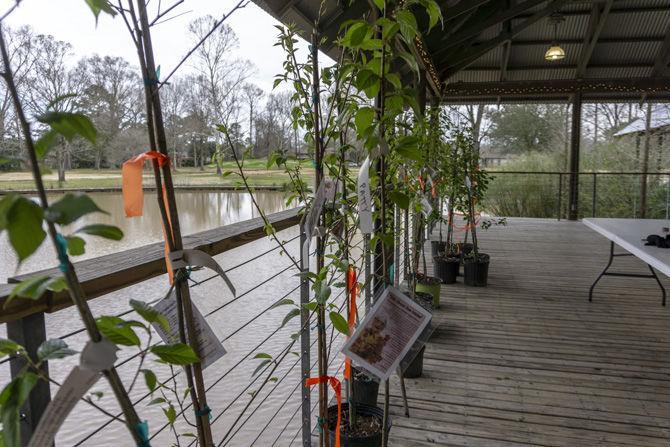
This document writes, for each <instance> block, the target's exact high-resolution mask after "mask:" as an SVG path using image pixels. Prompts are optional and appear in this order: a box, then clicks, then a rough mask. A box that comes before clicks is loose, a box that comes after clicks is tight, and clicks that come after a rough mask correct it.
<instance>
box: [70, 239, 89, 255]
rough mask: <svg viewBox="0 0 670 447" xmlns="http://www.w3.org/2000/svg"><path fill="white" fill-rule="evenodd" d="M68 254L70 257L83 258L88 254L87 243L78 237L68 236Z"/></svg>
mask: <svg viewBox="0 0 670 447" xmlns="http://www.w3.org/2000/svg"><path fill="white" fill-rule="evenodd" d="M65 240H66V241H67V252H68V253H69V254H70V256H81V255H83V254H84V253H86V248H85V247H86V241H85V240H83V239H82V238H80V237H77V236H66V237H65Z"/></svg>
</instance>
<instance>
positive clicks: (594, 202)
mask: <svg viewBox="0 0 670 447" xmlns="http://www.w3.org/2000/svg"><path fill="white" fill-rule="evenodd" d="M597 182H598V174H596V173H595V172H594V173H593V194H592V195H593V197H592V198H591V200H592V203H591V212H592V215H593V217H596V197H597Z"/></svg>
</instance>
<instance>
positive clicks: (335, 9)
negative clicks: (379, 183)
mask: <svg viewBox="0 0 670 447" xmlns="http://www.w3.org/2000/svg"><path fill="white" fill-rule="evenodd" d="M254 1H255V2H256V3H258V4H260V5H261V6H262V7H263V8H264V9H266V10H267V11H269V12H270V13H271V14H273V15H274V16H275V17H277V18H278V19H279V20H281V21H283V22H285V23H287V22H295V23H296V24H297V25H298V26H299V27H302V28H303V29H304V30H310V29H311V24H312V23H313V21H314V19H315V17H316V15H317V14H318V10H319V5H320V2H316V1H311V0H254ZM525 1H527V0H517V1H516V2H512V3H511V8H518V7H519V5H523V2H525ZM441 3H442V4H443V5H446V4H449V5H450V6H451V7H461V10H467V9H468V7H469V5H473V6H471V8H473V9H474V10H475V11H476V12H481V11H484V8H488V11H486V14H485V16H482V15H481V14H478V13H474V14H468V13H467V12H466V13H463V14H462V15H459V16H458V17H455V18H453V21H451V22H449V21H447V22H446V23H445V27H444V28H443V29H434V30H433V31H432V32H431V33H430V34H428V35H426V36H423V37H424V41H425V47H426V49H427V50H428V53H429V54H430V55H431V56H432V59H433V63H434V64H435V66H436V69H437V71H438V72H439V73H440V76H442V77H443V79H441V81H442V82H443V83H444V84H445V85H446V84H451V83H453V82H456V81H463V82H464V83H497V82H498V81H500V80H501V67H502V66H503V65H504V62H505V61H504V57H505V54H506V52H505V51H504V50H503V44H504V43H505V42H506V40H505V37H506V36H505V35H504V33H505V32H506V30H507V29H509V27H510V26H511V28H512V30H514V31H515V34H514V35H513V37H512V46H511V51H510V55H509V59H508V60H507V64H506V65H507V76H506V80H509V81H535V82H537V83H539V85H542V84H541V83H542V82H543V81H552V80H574V81H578V80H579V79H578V78H577V76H578V73H577V71H578V70H577V67H578V66H579V65H580V61H581V58H582V55H583V54H584V53H585V50H586V46H585V45H584V42H585V41H587V42H588V41H589V39H590V38H591V37H590V36H591V33H592V30H594V29H595V28H596V27H595V24H593V23H591V21H592V17H593V14H592V11H593V8H594V7H598V8H601V9H602V8H604V7H605V5H606V4H607V0H591V1H589V0H583V1H567V2H565V4H564V5H563V6H562V7H561V8H560V13H561V14H562V15H563V17H564V21H563V22H562V23H560V24H559V25H558V27H557V29H556V33H554V26H553V25H552V23H551V21H550V20H549V18H548V15H549V12H551V11H550V10H548V9H547V8H548V6H549V5H550V4H552V2H551V1H550V0H545V1H542V2H541V3H539V4H537V5H536V6H535V7H533V8H530V9H526V10H525V11H517V10H516V9H512V10H514V11H516V15H515V16H514V17H512V18H510V16H509V15H504V14H507V13H508V11H509V10H508V9H506V7H505V2H502V1H499V0H488V2H485V3H484V4H481V3H479V2H472V1H471V0H460V1H459V0H449V1H448V2H445V1H441ZM369 4H370V3H369V2H368V0H353V1H352V2H351V4H350V3H349V2H346V1H344V0H326V3H325V5H326V10H327V12H326V14H325V17H326V19H325V21H326V22H331V23H330V29H331V31H332V30H333V29H337V27H339V24H341V23H342V22H343V21H344V20H348V19H350V18H352V17H351V15H352V14H348V12H351V11H355V14H353V15H354V16H355V17H360V16H361V15H362V14H361V11H363V12H364V11H367V10H369ZM478 8H481V9H478ZM450 9H451V8H450ZM496 9H497V12H496ZM343 11H344V13H343V14H340V13H341V12H343ZM445 11H448V10H447V9H445ZM470 12H471V11H470ZM539 13H543V14H545V13H546V14H545V15H546V16H545V17H543V18H541V19H539V20H537V21H535V22H534V23H533V24H531V25H527V24H528V23H529V19H530V18H532V17H535V15H536V14H539ZM356 14H357V15H356ZM497 14H499V17H500V19H499V21H498V23H496V24H491V23H492V22H491V17H495V16H496V15H497ZM464 18H465V19H467V20H466V22H465V23H464V24H462V26H461V27H460V28H458V29H456V30H455V31H453V25H454V24H455V23H456V22H458V21H460V20H462V19H464ZM503 18H505V19H506V21H505V20H503ZM477 20H480V21H482V20H483V21H484V22H485V23H488V24H489V26H487V27H486V28H485V29H482V30H481V32H480V33H479V35H477V36H474V37H473V36H471V35H465V36H461V37H459V33H464V32H466V31H467V30H468V29H472V28H473V27H475V28H476V26H477ZM322 23H323V21H322ZM480 23H481V22H480ZM452 31H453V33H454V35H455V36H456V37H453V36H452V37H447V39H444V37H445V35H449V34H450V33H451V32H452ZM668 33H670V0H613V4H612V5H611V10H610V13H609V14H608V15H607V17H606V19H605V21H604V23H603V24H602V27H601V32H600V34H599V37H598V38H599V43H597V44H596V45H595V47H594V48H593V52H592V54H591V55H590V58H589V59H588V60H587V65H586V69H585V70H584V72H583V73H581V78H584V79H598V80H600V79H612V80H615V81H623V82H624V83H625V81H627V80H629V79H631V78H636V79H637V78H647V77H650V76H653V77H655V78H659V77H663V78H665V77H667V76H668V73H667V71H668V69H667V67H666V69H665V71H662V72H654V70H653V67H654V64H655V62H656V60H657V59H658V58H659V55H660V54H661V51H662V50H663V41H664V39H665V36H666V34H668ZM555 34H556V37H557V40H558V43H559V44H560V45H561V47H563V49H564V50H565V52H566V58H565V59H564V60H562V61H558V62H548V61H545V60H544V53H545V52H546V50H547V48H548V47H549V45H550V44H551V43H552V41H553V40H554V37H555ZM450 39H452V40H451V41H452V43H453V42H457V43H454V44H453V46H451V47H449V46H445V43H444V42H445V41H446V42H449V40H450ZM489 47H492V49H489V50H488V51H483V50H481V49H487V48H489ZM480 50H481V51H483V52H482V53H481V55H479V57H478V58H477V59H476V60H474V61H472V62H471V63H469V64H466V63H465V62H464V61H467V62H470V61H469V60H467V58H468V57H469V56H471V55H473V54H474V55H476V54H478V52H479V51H480ZM669 55H670V54H669ZM454 72H455V73H454ZM446 76H450V77H448V78H445V77H446ZM668 79H669V80H670V78H668ZM598 85H600V83H598ZM637 85H640V84H639V83H638V84H637ZM655 85H657V84H655ZM643 88H644V87H643ZM528 91H535V90H532V89H529V90H528ZM622 91H623V93H621V94H619V91H618V90H616V89H614V90H613V89H611V88H610V89H608V90H607V89H604V90H603V92H602V94H599V95H598V96H599V97H613V98H616V97H618V98H624V99H630V98H631V97H633V96H635V95H637V97H639V95H640V92H639V90H637V89H626V88H623V89H622ZM648 91H649V90H648ZM560 93H561V94H564V92H563V91H562V92H560ZM650 94H653V96H655V97H659V98H662V97H664V95H665V96H668V97H670V89H668V91H666V90H665V89H663V88H658V87H655V90H653V91H650ZM626 95H628V96H626Z"/></svg>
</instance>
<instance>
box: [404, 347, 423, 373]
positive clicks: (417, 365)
mask: <svg viewBox="0 0 670 447" xmlns="http://www.w3.org/2000/svg"><path fill="white" fill-rule="evenodd" d="M410 352H411V351H410ZM424 352H426V345H423V346H422V347H421V349H420V350H419V352H417V353H416V355H415V356H414V359H413V360H412V361H411V362H410V364H409V365H408V366H407V368H405V371H404V372H403V377H405V378H406V379H416V378H418V377H421V375H422V374H423V353H424Z"/></svg>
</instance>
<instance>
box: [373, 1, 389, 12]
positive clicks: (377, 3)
mask: <svg viewBox="0 0 670 447" xmlns="http://www.w3.org/2000/svg"><path fill="white" fill-rule="evenodd" d="M373 1H374V3H375V6H377V8H379V10H380V11H383V10H384V7H386V0H373Z"/></svg>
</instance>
